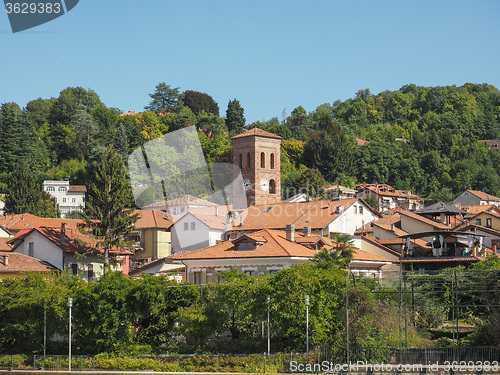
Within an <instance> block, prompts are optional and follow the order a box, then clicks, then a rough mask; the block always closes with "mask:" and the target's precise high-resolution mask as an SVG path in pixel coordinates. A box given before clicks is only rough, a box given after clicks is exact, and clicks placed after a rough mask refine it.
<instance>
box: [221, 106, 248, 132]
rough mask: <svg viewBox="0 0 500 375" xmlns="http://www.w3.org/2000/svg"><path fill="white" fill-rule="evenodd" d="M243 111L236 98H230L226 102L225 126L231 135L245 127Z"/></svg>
mask: <svg viewBox="0 0 500 375" xmlns="http://www.w3.org/2000/svg"><path fill="white" fill-rule="evenodd" d="M243 112H244V110H243V107H242V106H241V105H240V102H239V101H238V100H236V99H234V100H230V101H229V103H228V104H227V111H226V127H227V129H228V130H229V132H230V133H231V134H232V135H234V134H239V133H242V132H243V130H244V128H245V116H244V115H243Z"/></svg>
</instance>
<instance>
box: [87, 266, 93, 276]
mask: <svg viewBox="0 0 500 375" xmlns="http://www.w3.org/2000/svg"><path fill="white" fill-rule="evenodd" d="M93 278H94V265H93V264H92V263H89V264H87V280H92V279H93Z"/></svg>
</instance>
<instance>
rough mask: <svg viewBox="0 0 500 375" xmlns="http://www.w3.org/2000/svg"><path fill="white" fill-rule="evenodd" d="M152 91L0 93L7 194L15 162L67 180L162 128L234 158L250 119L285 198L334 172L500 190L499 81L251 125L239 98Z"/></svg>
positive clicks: (349, 181) (440, 189)
mask: <svg viewBox="0 0 500 375" xmlns="http://www.w3.org/2000/svg"><path fill="white" fill-rule="evenodd" d="M150 96H151V102H150V103H149V104H148V105H146V106H145V111H144V112H141V113H137V114H133V113H132V114H131V113H128V114H127V115H124V114H123V111H121V110H120V109H117V108H109V107H107V106H106V105H105V104H104V103H103V102H102V101H101V100H100V98H99V95H98V94H97V93H96V92H94V91H93V90H91V89H83V88H81V87H68V88H66V89H64V90H62V91H61V93H60V95H59V97H57V98H50V99H42V98H38V99H34V100H32V101H30V102H28V103H27V105H26V107H24V108H21V107H20V106H19V105H18V104H16V103H3V104H2V105H1V109H0V134H1V137H0V194H1V193H6V192H7V190H8V182H9V179H10V176H11V173H12V171H14V170H16V167H19V165H28V166H29V168H30V169H31V171H32V173H34V175H35V176H36V180H37V181H38V183H39V184H41V181H43V180H44V179H58V180H62V179H64V178H69V179H70V180H71V183H73V184H85V183H86V180H87V177H88V176H89V175H90V173H91V172H92V168H93V164H94V161H96V160H97V159H98V157H99V155H100V153H101V151H102V150H103V149H104V148H105V147H106V146H108V145H114V147H115V148H116V149H117V151H118V152H119V153H120V154H121V155H122V156H123V157H127V155H129V154H130V153H131V152H132V151H133V150H134V149H136V148H137V147H138V146H140V145H142V144H144V143H145V142H147V141H149V140H151V139H153V138H155V137H157V136H160V135H162V134H165V133H167V132H171V131H174V130H177V129H180V128H183V127H187V126H192V125H194V126H196V128H197V129H198V131H199V138H200V142H201V145H202V149H203V152H204V153H205V156H206V158H207V161H208V163H209V164H210V163H212V162H221V161H230V160H231V151H232V150H231V142H230V137H231V136H234V135H236V134H239V133H241V132H243V131H245V130H246V129H248V128H252V127H259V128H262V129H264V130H267V131H270V132H273V133H275V134H278V135H280V136H281V137H282V138H283V142H282V165H281V170H282V190H283V194H284V195H285V197H286V196H288V195H290V194H291V192H293V191H294V190H293V189H291V188H294V187H295V188H297V187H303V186H306V185H308V184H309V185H316V186H318V185H320V186H321V185H324V184H326V183H335V182H336V183H340V184H343V185H347V186H351V187H353V186H354V185H355V184H357V183H361V182H368V183H372V182H378V183H388V184H390V185H393V186H394V187H395V188H398V189H411V190H414V191H415V192H416V193H417V194H419V195H421V196H422V197H425V198H427V199H429V200H444V201H450V200H451V199H453V198H454V197H455V196H457V195H458V194H460V193H461V192H462V191H463V190H464V189H468V188H470V189H475V190H483V191H485V192H487V193H490V194H493V195H500V151H498V150H496V149H489V148H488V147H487V146H486V145H484V144H483V143H481V142H480V141H481V140H489V139H499V138H500V91H499V90H498V89H497V88H495V87H493V86H491V85H488V84H470V83H467V84H465V85H464V86H460V87H456V86H446V87H421V86H416V85H413V84H409V85H405V86H403V87H402V88H401V89H400V90H398V91H385V92H382V93H379V94H377V95H373V94H371V93H370V91H369V90H368V89H366V90H360V91H358V92H357V93H356V95H355V96H354V97H353V98H352V99H348V100H346V101H340V100H337V101H335V102H333V103H331V104H330V103H326V104H322V105H319V106H318V107H317V108H316V109H315V110H314V111H311V112H309V113H307V111H306V110H305V109H304V108H303V107H301V106H299V107H297V108H295V109H294V110H293V111H292V112H291V114H290V116H284V118H283V119H281V120H279V119H278V118H272V119H270V120H268V121H265V122H256V123H252V124H246V122H245V118H244V109H243V107H242V106H241V105H240V103H239V101H238V100H236V99H234V100H231V101H229V103H228V105H227V110H226V111H225V113H224V114H223V115H221V114H219V106H218V104H217V103H216V102H215V101H214V100H213V99H212V97H211V96H210V95H208V94H205V93H200V92H196V91H191V90H187V91H184V92H181V91H180V89H179V88H172V87H170V86H169V85H167V84H165V83H163V82H162V83H159V84H158V85H157V86H156V88H155V91H154V92H153V93H152V94H150ZM360 139H362V140H365V141H368V142H359V140H360ZM21 162H25V163H23V164H21Z"/></svg>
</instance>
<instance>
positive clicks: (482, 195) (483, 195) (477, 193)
mask: <svg viewBox="0 0 500 375" xmlns="http://www.w3.org/2000/svg"><path fill="white" fill-rule="evenodd" d="M467 191H468V192H469V193H471V194H473V195H475V196H476V197H478V198H479V199H481V200H489V201H500V198H498V197H495V196H494V195H491V194H488V193H485V192H482V191H479V190H467Z"/></svg>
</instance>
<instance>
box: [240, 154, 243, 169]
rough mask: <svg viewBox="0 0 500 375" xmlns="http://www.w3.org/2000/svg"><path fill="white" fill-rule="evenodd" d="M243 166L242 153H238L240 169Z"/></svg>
mask: <svg viewBox="0 0 500 375" xmlns="http://www.w3.org/2000/svg"><path fill="white" fill-rule="evenodd" d="M242 168H243V154H240V169H242Z"/></svg>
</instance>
